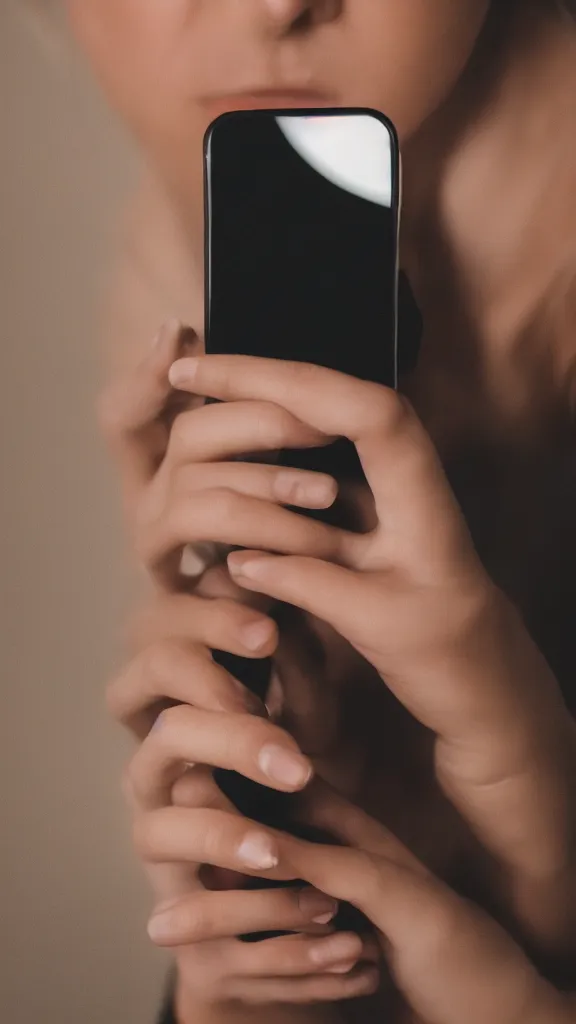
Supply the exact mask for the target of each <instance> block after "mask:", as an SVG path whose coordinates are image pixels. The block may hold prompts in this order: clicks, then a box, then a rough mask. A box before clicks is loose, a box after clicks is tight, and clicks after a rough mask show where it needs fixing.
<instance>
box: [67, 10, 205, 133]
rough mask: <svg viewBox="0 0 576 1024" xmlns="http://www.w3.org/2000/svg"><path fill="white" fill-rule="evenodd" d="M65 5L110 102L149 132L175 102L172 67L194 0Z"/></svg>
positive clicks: (141, 131)
mask: <svg viewBox="0 0 576 1024" xmlns="http://www.w3.org/2000/svg"><path fill="white" fill-rule="evenodd" d="M67 7H68V13H69V18H70V23H71V25H72V28H73V31H74V33H75V35H76V38H77V39H78V41H79V43H80V45H81V46H82V48H83V49H84V51H85V52H86V54H87V56H88V58H89V60H90V62H91V64H92V67H93V69H94V71H95V73H96V75H97V77H98V78H99V80H100V82H101V84H102V86H103V88H104V90H105V91H106V93H107V95H108V97H109V99H110V101H111V103H112V104H113V106H114V107H115V108H116V109H117V110H118V111H119V112H120V113H121V114H122V115H123V116H125V117H126V118H127V120H128V122H129V123H130V125H131V126H132V127H133V128H134V129H135V130H136V131H137V132H138V134H144V135H146V134H147V130H148V128H149V126H150V125H153V124H154V122H155V121H156V120H158V121H160V122H161V120H162V119H165V118H166V113H167V111H170V110H171V109H173V106H174V102H173V100H174V97H173V96H172V95H171V93H172V90H173V76H172V73H171V68H172V65H173V61H174V55H175V54H176V53H177V52H178V42H179V39H180V38H181V35H182V31H183V28H184V26H185V23H186V17H187V14H189V11H190V0H170V2H169V3H164V2H162V0H67ZM160 115H162V116H160Z"/></svg>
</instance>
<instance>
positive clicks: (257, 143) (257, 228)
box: [204, 108, 400, 884]
mask: <svg viewBox="0 0 576 1024" xmlns="http://www.w3.org/2000/svg"><path fill="white" fill-rule="evenodd" d="M204 154H205V227H206V246H205V339H206V351H207V353H219V354H221V353H225V354H244V355H253V356H265V357H273V358H277V359H284V360H297V361H305V362H309V363H316V364H318V365H322V366H327V367H330V368H333V369H336V370H340V371H342V372H344V373H347V374H350V375H352V376H355V377H360V378H363V379H366V380H371V381H376V382H378V383H381V384H385V385H388V386H389V387H393V388H395V387H396V386H397V382H398V364H399V345H398V279H399V271H398V231H399V211H400V158H399V148H398V140H397V136H396V132H395V130H394V127H393V125H392V124H391V122H390V121H389V120H388V119H387V118H386V117H385V116H384V115H383V114H381V113H378V112H377V111H374V110H366V109H341V108H338V109H334V110H327V109H318V110H310V109H305V110H254V111H238V112H233V113H229V114H224V115H223V116H221V117H219V118H218V119H217V120H216V121H214V122H213V124H212V125H211V126H210V128H209V129H208V132H207V134H206V138H205V148H204ZM278 459H279V461H281V462H282V463H283V464H285V465H288V466H292V467H298V468H303V469H304V468H305V469H313V470H319V471H322V472H327V473H330V474H331V475H333V476H335V477H336V478H337V479H338V481H339V482H340V483H341V484H344V483H346V482H348V481H359V480H363V473H362V468H361V466H360V462H359V459H358V457H357V455H356V451H355V449H354V447H353V445H351V444H350V443H349V442H347V441H338V442H335V443H334V444H332V445H329V446H328V447H326V448H321V449H313V450H305V451H290V452H281V453H278ZM298 511H301V510H298ZM302 514H306V515H310V514H312V515H315V516H318V517H321V518H323V519H328V520H329V519H330V518H331V517H334V516H337V515H338V514H339V510H338V509H337V508H336V507H335V508H334V509H332V510H330V511H329V512H321V513H320V512H318V513H317V512H314V513H309V512H306V513H302ZM345 525H348V524H345ZM215 657H216V659H217V660H218V661H219V662H220V663H221V664H223V665H224V666H225V667H226V668H228V669H229V671H231V672H232V673H233V674H234V675H235V676H236V677H237V678H240V680H241V681H242V682H243V683H244V684H245V685H247V686H248V687H249V688H250V689H252V690H253V691H255V692H257V693H258V695H259V696H260V697H264V696H265V694H266V690H267V687H268V681H269V677H270V668H271V666H270V663H269V662H268V661H266V662H251V661H248V660H244V659H239V658H233V657H231V656H229V655H226V654H222V653H221V652H215ZM216 777H217V781H218V784H219V785H220V786H221V788H222V789H223V790H224V792H225V793H226V794H227V795H228V796H229V797H230V799H231V800H232V801H233V803H234V804H235V805H236V806H237V807H238V808H239V809H240V810H241V811H242V813H244V814H246V815H248V816H249V817H252V818H255V819H257V820H260V821H262V822H264V823H267V824H271V825H274V826H276V827H285V828H288V830H291V829H290V826H289V824H288V819H289V818H290V804H291V798H290V797H287V796H284V795H282V794H279V793H277V792H274V791H271V790H267V789H266V788H265V787H261V786H257V785H256V784H255V783H252V782H250V781H249V780H246V779H243V778H242V777H240V776H237V775H235V774H234V773H229V772H218V773H217V775H216ZM299 831H300V834H302V833H301V830H299ZM308 838H313V837H312V836H311V835H309V836H308ZM316 838H318V839H319V840H324V841H325V840H326V837H325V836H317V837H316ZM276 884H277V883H276Z"/></svg>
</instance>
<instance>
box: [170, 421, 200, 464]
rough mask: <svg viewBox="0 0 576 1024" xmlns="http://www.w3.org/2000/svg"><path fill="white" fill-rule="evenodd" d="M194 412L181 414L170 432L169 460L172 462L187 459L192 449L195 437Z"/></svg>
mask: <svg viewBox="0 0 576 1024" xmlns="http://www.w3.org/2000/svg"><path fill="white" fill-rule="evenodd" d="M193 417H194V411H190V410H188V411H187V412H181V413H180V414H179V415H178V416H177V417H176V418H175V420H174V422H173V424H172V429H171V431H170V441H169V444H168V455H167V459H168V461H170V462H173V461H178V460H179V459H182V458H184V457H185V455H186V453H187V452H188V450H189V448H190V441H191V439H192V438H193V437H194V428H193Z"/></svg>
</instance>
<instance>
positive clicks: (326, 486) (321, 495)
mask: <svg viewBox="0 0 576 1024" xmlns="http://www.w3.org/2000/svg"><path fill="white" fill-rule="evenodd" d="M274 492H275V495H276V497H277V499H278V500H279V501H283V502H286V503H287V504H290V505H311V506H312V507H314V508H316V507H322V506H326V505H331V504H332V502H333V501H334V498H335V496H336V483H335V481H333V480H331V479H330V477H318V478H317V479H314V478H311V479H310V478H308V479H307V478H306V477H304V478H303V477H302V475H301V474H299V473H290V472H286V471H284V472H279V473H278V475H277V477H276V480H275V482H274Z"/></svg>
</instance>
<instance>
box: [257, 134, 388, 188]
mask: <svg viewBox="0 0 576 1024" xmlns="http://www.w3.org/2000/svg"><path fill="white" fill-rule="evenodd" d="M276 122H277V124H278V127H279V128H280V130H281V131H282V133H283V134H284V136H285V137H286V138H287V139H288V142H289V143H290V145H291V146H293V148H294V149H295V150H296V152H297V153H298V155H299V156H301V157H302V159H303V160H305V161H306V163H307V164H309V166H310V167H312V168H313V169H314V170H315V171H317V172H318V173H319V174H321V175H323V177H325V178H327V179H328V181H331V182H332V183H333V184H334V185H338V186H339V187H340V188H343V189H346V191H347V192H352V193H353V195H356V196H360V198H362V199H368V200H369V201H370V202H372V203H378V204H379V205H380V206H391V205H392V153H391V142H390V134H389V132H388V129H387V128H386V125H385V124H383V123H382V121H380V120H378V118H376V117H371V116H370V115H369V114H345V115H342V116H340V115H338V114H333V115H331V116H321V115H317V116H316V115H312V116H310V117H289V116H288V117H286V116H284V117H277V118H276Z"/></svg>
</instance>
